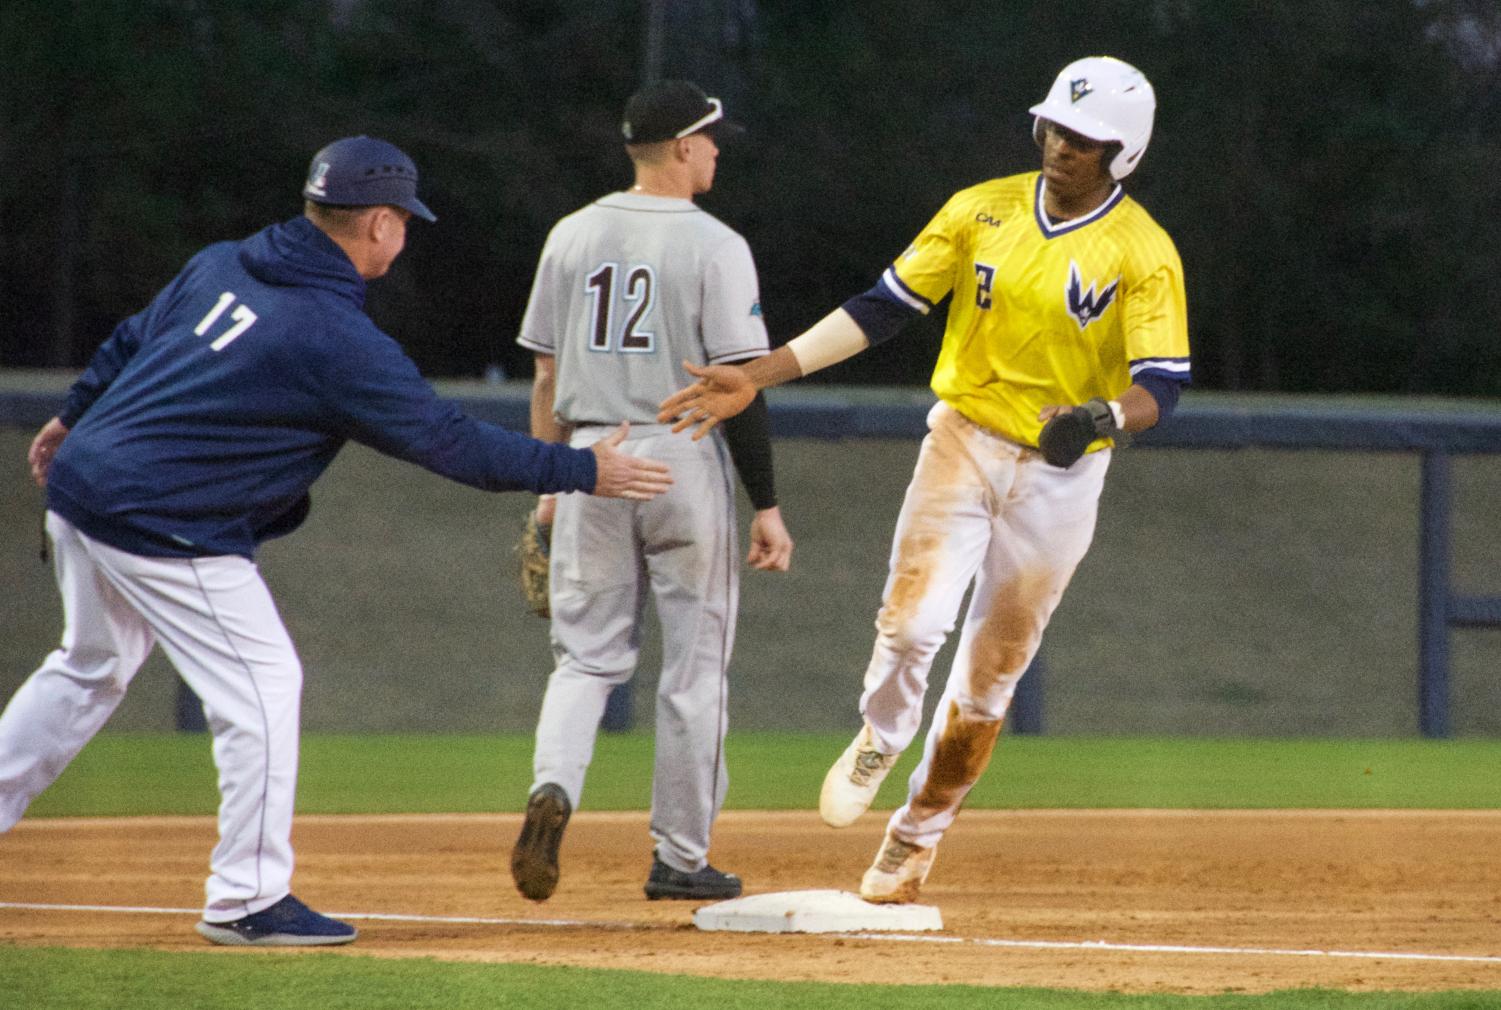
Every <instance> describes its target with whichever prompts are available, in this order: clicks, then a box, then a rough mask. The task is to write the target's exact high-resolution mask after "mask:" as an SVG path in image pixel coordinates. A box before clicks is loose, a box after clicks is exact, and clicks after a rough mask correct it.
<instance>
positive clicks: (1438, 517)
mask: <svg viewBox="0 0 1501 1010" xmlns="http://www.w3.org/2000/svg"><path fill="white" fill-rule="evenodd" d="M70 380H71V377H62V376H59V375H57V374H55V373H19V372H9V373H4V372H0V424H9V425H22V426H40V425H41V424H43V423H45V421H46V420H47V419H48V418H50V417H52V416H53V414H55V413H56V411H57V409H58V407H59V405H60V404H61V402H62V396H63V392H64V391H65V389H66V386H67V382H68V381H70ZM435 385H436V386H437V388H438V391H439V392H440V393H441V394H442V395H444V396H445V397H447V398H449V399H452V400H453V401H455V402H456V403H458V404H459V405H460V406H461V407H463V408H464V409H465V410H466V411H468V412H469V413H470V414H472V415H473V416H475V417H478V418H481V419H484V420H488V421H493V422H495V423H497V424H502V425H505V426H506V427H510V428H516V429H520V430H525V429H526V427H527V425H528V423H529V415H528V411H529V405H530V393H529V387H528V386H527V384H526V383H522V382H507V383H499V384H484V383H477V382H438V383H436V384H435ZM767 398H768V402H769V404H770V408H771V423H772V431H773V433H774V434H776V435H778V436H782V437H799V438H835V439H839V438H914V439H915V438H920V437H921V436H922V435H923V434H924V432H925V430H926V428H925V424H924V419H925V417H926V415H927V412H928V409H929V408H930V407H931V405H932V403H933V398H932V394H930V393H929V392H928V391H927V390H926V389H917V388H911V387H903V388H872V387H839V386H816V385H811V384H803V385H795V386H789V387H783V388H779V389H774V390H771V391H770V392H769V393H768V394H767ZM1135 444H1136V445H1137V446H1141V447H1160V448H1173V449H1221V450H1223V449H1248V448H1271V449H1289V450H1294V449H1328V450H1339V451H1346V452H1351V451H1355V452H1406V453H1415V454H1417V455H1419V457H1420V458H1421V492H1420V495H1419V500H1418V501H1417V502H1416V503H1415V504H1416V506H1417V510H1418V517H1419V549H1418V572H1417V580H1418V643H1417V656H1416V664H1415V666H1416V681H1417V684H1416V686H1417V693H1418V730H1419V732H1420V733H1422V735H1424V736H1426V737H1436V738H1437V737H1447V736H1449V735H1450V733H1451V728H1450V727H1451V721H1450V707H1451V699H1450V676H1449V673H1450V651H1449V644H1450V643H1449V636H1450V631H1451V629H1453V628H1474V627H1501V596H1491V595H1486V596H1467V595H1460V594H1457V593H1456V592H1455V589H1454V586H1453V582H1452V572H1451V562H1452V551H1453V545H1452V511H1453V500H1452V499H1453V489H1452V484H1453V481H1452V472H1451V461H1452V458H1453V457H1454V456H1461V455H1478V454H1501V404H1491V403H1485V402H1475V401H1452V400H1418V399H1406V398H1396V397H1348V396H1347V397H1310V396H1273V395H1259V394H1258V395H1233V394H1198V393H1190V394H1188V395H1186V396H1185V397H1184V398H1183V402H1182V403H1181V404H1180V406H1179V408H1178V411H1177V413H1176V414H1175V415H1174V416H1173V418H1172V419H1171V420H1170V421H1169V422H1168V423H1167V424H1165V425H1163V426H1161V427H1160V428H1157V429H1155V430H1153V431H1150V432H1147V433H1146V434H1144V435H1141V436H1139V437H1137V438H1136V440H1135ZM628 686H629V685H625V687H627V688H628ZM1044 695H1045V678H1044V676H1043V667H1042V663H1041V662H1040V660H1039V662H1037V663H1035V664H1034V666H1033V668H1032V669H1031V670H1030V671H1029V673H1028V675H1027V676H1025V677H1023V678H1022V681H1021V685H1020V687H1019V688H1018V691H1017V695H1016V698H1015V699H1014V701H1013V704H1012V711H1011V722H1012V729H1013V731H1015V732H1019V733H1040V732H1042V730H1043V726H1044V700H1045V699H1044ZM195 714H196V716H197V719H196V720H195V718H194V717H195ZM195 721H196V722H199V723H201V709H200V708H199V707H198V706H197V704H196V700H195V699H193V698H192V696H191V695H188V696H187V697H186V698H179V704H178V724H179V726H183V725H185V724H188V725H191V724H193V723H194V722H195ZM631 721H632V711H631V697H630V693H629V691H628V690H617V692H616V694H615V696H614V697H612V698H611V702H610V705H609V708H608V709H607V710H606V714H605V723H604V725H605V727H606V728H609V729H623V728H628V727H629V726H630V724H631Z"/></svg>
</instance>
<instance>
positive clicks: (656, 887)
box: [646, 852, 740, 901]
mask: <svg viewBox="0 0 1501 1010" xmlns="http://www.w3.org/2000/svg"><path fill="white" fill-rule="evenodd" d="M646 896H647V897H648V898H650V899H651V900H652V901H656V900H657V899H658V898H687V899H691V900H700V901H716V900H721V899H726V898H738V897H740V878H739V877H737V876H735V875H734V874H733V873H724V872H722V871H720V870H716V869H714V867H712V866H710V865H709V864H707V863H705V864H704V867H703V869H701V870H694V871H693V872H692V873H684V872H683V871H682V870H674V869H673V868H672V867H670V866H668V865H667V864H666V863H664V862H662V860H661V859H659V858H658V857H657V854H656V853H655V852H654V853H652V857H651V875H650V876H648V877H647V878H646Z"/></svg>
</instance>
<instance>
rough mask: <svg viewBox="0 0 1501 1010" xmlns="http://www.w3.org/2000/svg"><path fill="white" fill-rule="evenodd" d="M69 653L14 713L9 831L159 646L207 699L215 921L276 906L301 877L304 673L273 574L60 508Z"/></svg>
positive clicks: (20, 698)
mask: <svg viewBox="0 0 1501 1010" xmlns="http://www.w3.org/2000/svg"><path fill="white" fill-rule="evenodd" d="M47 531H48V533H49V534H50V536H51V538H52V544H53V555H54V563H55V566H56V572H57V585H58V589H59V591H60V592H61V594H62V602H63V617H64V628H63V637H62V644H61V645H60V646H59V647H58V649H57V650H56V651H54V652H53V653H52V654H51V655H49V656H48V657H47V658H46V659H45V660H44V661H43V662H42V665H41V667H40V668H39V669H38V670H37V671H36V672H35V673H33V674H32V675H31V677H30V678H29V679H28V680H27V681H26V682H25V683H24V684H22V685H21V687H20V689H19V690H18V691H17V692H16V694H15V696H14V697H13V698H11V700H10V703H9V704H8V705H7V706H6V708H5V712H4V714H0V831H7V830H9V829H10V828H11V826H12V825H14V824H15V823H16V822H17V821H19V820H20V819H21V815H22V814H23V813H24V812H25V810H26V807H27V805H28V804H30V802H31V801H32V799H33V798H34V797H35V796H36V795H37V794H38V793H40V792H41V791H42V790H43V789H45V788H47V786H49V785H51V784H52V782H53V781H54V780H55V779H56V778H57V777H58V776H59V775H60V774H62V771H63V769H64V768H66V767H67V765H68V762H69V761H71V760H73V757H74V756H75V755H76V754H77V753H78V752H79V751H80V750H82V749H83V746H84V744H86V743H88V742H89V740H90V739H91V738H92V737H93V736H94V734H95V733H97V732H98V731H99V729H100V727H102V726H103V725H104V723H105V720H107V719H108V718H109V717H110V714H111V713H112V712H114V710H115V707H116V706H117V705H119V703H120V700H121V699H122V698H123V697H124V696H125V689H126V688H127V687H128V686H129V684H130V681H131V678H132V677H134V676H135V673H136V671H137V670H138V669H139V668H140V666H141V664H142V663H143V662H144V661H145V659H146V656H147V654H148V653H150V651H151V647H152V645H153V644H154V643H156V642H160V643H161V646H162V649H163V650H164V651H165V652H166V653H167V656H168V658H170V659H171V661H172V663H173V665H174V666H175V667H176V668H177V670H178V672H179V673H180V674H181V675H182V678H183V680H185V681H187V683H188V686H190V687H191V688H192V689H193V690H194V691H195V692H196V693H197V694H198V697H199V698H201V699H202V700H203V708H204V714H205V715H206V716H207V719H208V724H209V729H210V730H211V731H212V733H213V752H214V763H215V765H217V766H218V769H219V793H220V804H219V844H218V846H216V847H215V849H214V852H213V855H212V857H211V860H210V870H211V873H210V875H209V878H208V882H207V884H206V885H205V891H206V901H205V905H204V913H203V917H204V918H205V919H206V920H208V921H210V922H227V921H230V920H233V919H238V918H240V917H242V916H244V915H248V914H250V913H252V912H258V911H260V910H261V909H263V908H267V907H269V906H270V905H273V904H275V903H276V902H277V901H280V900H281V899H282V898H283V897H285V896H286V895H287V894H288V893H289V890H290V887H291V878H292V843H291V833H292V806H293V801H294V794H295V792H296V785H297V741H298V717H299V708H300V704H301V694H302V666H301V664H300V662H299V661H298V659H297V653H296V651H295V650H294V649H293V647H292V641H291V639H290V638H289V637H288V635H287V632H286V629H285V628H284V627H283V626H282V622H281V617H280V615H278V614H277V612H276V606H275V604H274V603H273V602H272V600H271V594H270V592H269V591H268V590H267V589H266V585H265V583H264V582H263V581H262V580H261V577H260V573H259V571H258V570H257V569H256V567H255V565H254V564H253V563H251V562H250V561H247V560H246V559H244V558H240V557H212V558H194V559H183V558H146V557H140V556H138V555H135V554H130V553H127V552H125V551H120V550H116V549H115V548H113V547H109V546H107V545H105V544H101V543H99V542H98V541H97V540H92V539H90V538H89V537H87V536H84V535H83V534H82V533H80V532H79V531H78V530H77V529H75V528H74V527H73V526H72V524H70V523H69V522H67V521H66V520H65V519H63V518H62V517H60V516H58V515H56V514H53V513H48V515H47Z"/></svg>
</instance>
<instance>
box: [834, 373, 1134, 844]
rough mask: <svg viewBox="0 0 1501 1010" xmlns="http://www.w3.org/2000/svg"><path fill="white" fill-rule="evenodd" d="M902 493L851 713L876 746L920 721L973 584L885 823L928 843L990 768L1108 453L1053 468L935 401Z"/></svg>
mask: <svg viewBox="0 0 1501 1010" xmlns="http://www.w3.org/2000/svg"><path fill="white" fill-rule="evenodd" d="M928 428H929V432H928V435H927V436H926V437H925V438H924V440H923V446H922V452H921V454H920V456H919V457H918V461H917V468H916V470H915V471H914V473H913V475H912V483H911V484H910V485H909V486H908V488H907V495H906V499H905V500H904V501H903V503H902V511H901V516H900V517H899V518H898V520H897V526H896V534H895V536H894V539H893V542H892V548H891V567H890V572H889V574H888V576H887V580H886V588H885V592H884V593H883V595H882V601H881V610H880V614H879V616H878V617H877V619H876V630H877V636H876V643H875V649H874V651H873V653H872V656H871V660H870V665H869V667H868V668H867V669H866V671H865V691H864V693H863V694H862V695H861V697H860V710H861V712H862V713H863V714H864V715H865V719H866V721H867V722H869V723H870V726H871V730H872V733H873V735H874V737H875V741H876V745H877V746H878V747H879V748H880V749H881V750H882V751H884V752H886V753H896V752H899V751H903V750H905V749H906V748H907V745H908V744H910V743H911V742H912V739H913V737H914V736H916V734H917V731H918V729H919V728H920V726H921V723H922V705H923V695H924V694H925V692H926V691H927V686H928V672H929V670H930V669H931V667H932V664H933V657H934V656H935V655H936V654H937V652H938V650H939V648H940V647H942V645H943V643H944V640H945V639H946V638H947V637H948V634H949V632H951V631H952V630H953V629H954V621H955V618H956V616H957V614H958V611H959V606H960V604H961V603H962V602H963V599H964V593H965V590H967V589H968V588H969V586H970V582H971V581H973V582H974V590H973V592H972V593H971V596H970V602H969V609H968V611H967V612H966V615H965V619H964V629H963V631H962V632H961V633H960V636H959V645H958V648H957V650H956V651H955V654H954V664H953V668H952V669H951V670H950V672H949V678H948V683H947V685H946V686H945V689H944V693H943V697H942V698H941V699H940V701H939V703H938V710H937V712H936V713H935V714H934V717H933V725H932V726H931V727H930V729H929V731H928V737H927V743H926V745H925V747H924V750H923V759H922V761H921V763H920V764H918V766H917V768H916V769H915V770H914V771H913V773H912V777H911V779H910V780H909V781H908V784H907V803H906V804H905V805H904V806H903V807H902V808H901V809H900V810H898V811H897V812H896V813H895V814H893V815H892V818H891V821H890V825H889V826H890V828H891V829H892V830H893V832H895V833H896V834H897V835H898V836H899V837H901V838H904V839H906V840H907V841H909V842H912V843H914V844H917V845H922V846H930V845H935V844H937V842H938V839H939V838H940V837H941V836H942V835H943V832H944V831H945V830H946V829H947V828H948V826H949V825H950V824H952V823H953V822H954V817H955V816H956V815H957V814H958V812H959V807H960V804H962V803H963V802H964V797H965V796H966V795H967V794H968V793H969V790H970V788H971V787H972V786H973V785H974V784H975V782H976V781H978V779H979V777H980V773H981V772H983V771H984V770H985V766H986V765H987V764H988V763H989V761H990V753H991V750H992V749H993V748H994V746H995V741H996V735H997V734H998V733H999V732H1000V728H1001V722H1002V720H1003V719H1004V718H1005V716H1006V709H1007V707H1008V706H1009V705H1010V704H1011V696H1012V694H1013V693H1015V691H1016V684H1017V681H1019V680H1020V679H1021V676H1022V674H1023V673H1024V672H1025V671H1026V669H1027V666H1028V664H1030V663H1031V662H1032V657H1033V656H1034V655H1036V653H1037V649H1038V647H1039V645H1040V644H1041V643H1042V632H1043V629H1044V628H1045V627H1047V623H1048V619H1049V618H1050V617H1051V616H1052V614H1053V609H1054V608H1055V607H1056V606H1057V605H1058V601H1059V600H1060V599H1062V598H1063V590H1064V588H1065V587H1066V586H1067V585H1068V581H1069V579H1070V578H1071V577H1072V576H1073V573H1074V569H1075V568H1076V567H1078V564H1079V562H1080V560H1082V559H1083V557H1084V554H1085V552H1086V551H1088V549H1089V544H1090V541H1091V540H1092V539H1093V537H1094V526H1095V515H1096V513H1097V511H1098V506H1099V498H1100V491H1101V489H1102V488H1103V486H1104V481H1105V471H1106V469H1107V468H1108V467H1109V465H1110V452H1109V450H1103V451H1100V452H1096V453H1091V454H1090V455H1087V456H1085V457H1084V458H1083V459H1081V460H1079V461H1078V462H1077V463H1075V464H1074V465H1073V466H1071V467H1069V468H1068V469H1066V470H1063V469H1059V468H1058V467H1055V466H1050V465H1049V464H1048V463H1047V462H1046V461H1044V460H1043V458H1042V456H1041V455H1040V454H1039V453H1037V452H1036V451H1034V450H1029V449H1026V448H1024V447H1022V446H1020V445H1017V444H1016V443H1014V442H1011V441H1008V440H1007V439H1004V438H1002V437H1000V436H999V435H996V434H994V433H993V432H991V431H989V430H988V429H986V428H982V427H980V426H979V425H976V424H974V423H972V422H971V421H969V420H967V419H966V418H965V417H964V416H963V415H961V414H960V413H959V412H958V411H956V410H954V409H953V408H952V407H950V406H948V405H947V404H946V403H942V402H940V403H938V404H937V405H936V406H935V407H934V408H933V410H932V411H931V412H930V413H929V415H928Z"/></svg>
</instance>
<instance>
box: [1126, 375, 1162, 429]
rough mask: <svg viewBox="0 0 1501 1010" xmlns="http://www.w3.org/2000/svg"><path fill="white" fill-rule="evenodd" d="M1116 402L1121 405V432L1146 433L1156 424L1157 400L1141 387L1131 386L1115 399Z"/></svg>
mask: <svg viewBox="0 0 1501 1010" xmlns="http://www.w3.org/2000/svg"><path fill="white" fill-rule="evenodd" d="M1116 402H1117V403H1119V404H1120V405H1121V414H1122V415H1123V419H1124V422H1125V423H1124V424H1122V425H1121V430H1122V431H1126V432H1137V431H1146V430H1147V429H1148V428H1150V427H1152V426H1153V425H1155V424H1156V423H1157V417H1158V410H1157V398H1156V397H1154V396H1153V395H1152V394H1151V393H1149V392H1147V390H1146V389H1144V388H1142V387H1141V386H1136V385H1133V386H1132V387H1131V388H1130V389H1127V390H1126V391H1125V392H1124V393H1122V394H1121V395H1120V396H1118V397H1116Z"/></svg>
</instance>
